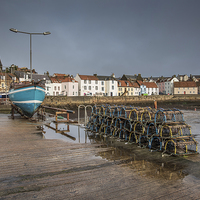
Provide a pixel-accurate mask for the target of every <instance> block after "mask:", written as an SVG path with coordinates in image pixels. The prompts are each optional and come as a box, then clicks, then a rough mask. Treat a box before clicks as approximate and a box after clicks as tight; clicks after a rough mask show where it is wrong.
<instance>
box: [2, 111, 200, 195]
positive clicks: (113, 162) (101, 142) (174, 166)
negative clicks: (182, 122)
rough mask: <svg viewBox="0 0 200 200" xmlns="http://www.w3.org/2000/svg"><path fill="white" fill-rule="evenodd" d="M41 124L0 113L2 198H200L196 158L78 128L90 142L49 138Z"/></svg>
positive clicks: (199, 172)
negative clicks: (152, 150) (157, 149)
mask: <svg viewBox="0 0 200 200" xmlns="http://www.w3.org/2000/svg"><path fill="white" fill-rule="evenodd" d="M194 115H195V119H194V124H195V123H196V125H198V122H197V120H198V119H199V118H198V117H199V116H198V115H199V114H198V112H196V113H195V112H192V113H188V114H187V115H185V118H186V120H187V119H191V116H194ZM44 123H47V122H42V121H39V122H32V121H29V120H27V119H23V118H21V117H20V116H16V117H15V119H14V120H13V119H11V118H10V115H9V114H0V127H1V131H0V137H1V140H0V157H1V163H0V199H199V196H200V170H199V169H200V168H199V166H200V156H199V154H198V155H192V156H185V157H172V156H167V155H166V156H161V153H159V152H151V151H149V150H148V149H146V148H145V149H143V148H139V147H137V146H136V145H127V144H126V143H125V142H120V141H118V140H116V139H115V138H107V137H102V136H101V135H99V136H98V135H93V134H92V133H91V132H87V131H85V130H84V129H83V128H81V127H80V129H81V130H82V131H81V134H86V136H87V137H88V138H89V140H87V141H90V142H73V141H72V142H70V141H64V140H62V139H52V138H51V139H48V138H47V137H46V135H47V134H48V130H49V129H44V130H43V131H41V129H40V127H43V126H44ZM68 125H69V129H71V132H69V133H68V134H69V135H70V134H75V135H76V134H77V133H74V132H75V130H77V129H78V128H77V127H78V126H77V125H72V124H68ZM194 128H196V127H194ZM84 136H85V135H84ZM77 137H78V136H77Z"/></svg>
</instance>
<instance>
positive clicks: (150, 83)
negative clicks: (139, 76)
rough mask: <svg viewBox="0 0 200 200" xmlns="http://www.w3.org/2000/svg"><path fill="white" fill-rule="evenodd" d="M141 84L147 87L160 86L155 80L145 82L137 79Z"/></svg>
mask: <svg viewBox="0 0 200 200" xmlns="http://www.w3.org/2000/svg"><path fill="white" fill-rule="evenodd" d="M137 82H138V84H139V85H145V86H146V87H147V88H158V86H157V85H156V83H154V82H143V81H137Z"/></svg>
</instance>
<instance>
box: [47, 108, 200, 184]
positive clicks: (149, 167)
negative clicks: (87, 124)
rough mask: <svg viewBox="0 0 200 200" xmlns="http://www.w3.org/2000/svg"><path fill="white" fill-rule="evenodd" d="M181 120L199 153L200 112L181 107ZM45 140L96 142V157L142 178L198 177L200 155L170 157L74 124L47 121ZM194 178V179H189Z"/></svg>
mask: <svg viewBox="0 0 200 200" xmlns="http://www.w3.org/2000/svg"><path fill="white" fill-rule="evenodd" d="M183 112H184V119H185V121H186V123H187V124H189V125H191V127H192V135H194V136H195V140H197V141H198V143H199V144H198V152H200V112H197V111H188V110H186V111H185V110H184V111H183ZM43 128H44V130H43V131H44V132H45V133H43V135H44V137H45V138H46V139H61V140H64V141H67V142H71V143H95V144H98V145H96V147H95V148H101V151H99V153H97V154H96V155H95V156H96V157H100V158H102V159H105V160H108V161H111V162H113V164H117V165H121V166H122V167H123V166H124V167H129V168H130V169H131V170H133V172H134V173H137V174H138V175H140V176H142V177H146V178H147V177H149V178H154V179H159V180H172V181H177V180H191V181H193V180H194V178H195V179H196V180H200V155H199V154H198V155H189V156H179V157H173V156H169V155H168V154H162V152H158V151H150V150H149V149H148V148H141V147H138V146H137V145H136V144H127V142H123V141H120V140H119V139H117V138H113V137H105V136H103V135H100V134H93V133H92V132H90V131H85V130H84V128H82V127H80V126H76V125H71V124H70V125H68V124H57V125H56V124H54V123H50V124H48V125H46V126H44V127H43ZM191 177H194V178H191Z"/></svg>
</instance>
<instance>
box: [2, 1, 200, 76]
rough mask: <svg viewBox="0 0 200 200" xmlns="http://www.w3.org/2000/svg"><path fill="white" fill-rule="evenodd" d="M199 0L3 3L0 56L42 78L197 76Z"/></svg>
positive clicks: (8, 63) (4, 62) (4, 60)
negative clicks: (45, 74)
mask: <svg viewBox="0 0 200 200" xmlns="http://www.w3.org/2000/svg"><path fill="white" fill-rule="evenodd" d="M199 4H200V2H199V1H193V0H191V1H184V0H180V1H179V0H173V1H170V0H168V1H164V0H156V1H155V0H145V1H144V0H137V1H134V0H123V1H121V0H96V1H94V0H71V1H69V0H63V1H62V0H58V1H50V0H41V1H39V0H35V1H25V0H23V1H22V0H18V1H14V0H13V1H12V0H7V1H4V0H3V1H2V11H1V12H0V17H1V29H0V33H1V36H0V42H1V46H2V47H1V50H0V59H1V60H2V63H3V64H4V65H7V66H10V65H11V64H12V63H14V64H16V65H19V67H23V66H29V38H28V36H27V35H23V34H14V33H12V32H9V28H11V27H14V28H17V29H18V30H22V31H29V32H43V31H51V33H52V34H51V35H49V36H34V37H33V66H34V68H36V70H37V71H39V72H40V73H43V72H45V71H47V70H48V71H50V73H51V74H52V73H54V72H59V73H66V74H67V73H69V74H73V75H75V74H76V73H80V74H93V73H97V74H104V75H106V74H108V75H109V74H111V73H115V74H116V75H117V76H122V74H137V73H142V75H143V76H151V75H152V76H159V75H164V76H165V75H166V76H167V75H168V76H169V75H173V74H184V73H186V74H190V73H191V74H200V73H199V61H200V55H199V52H200V51H199V50H200V44H199V43H200V42H199V35H200V27H199V22H198V21H199V17H200V13H199Z"/></svg>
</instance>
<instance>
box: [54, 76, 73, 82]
mask: <svg viewBox="0 0 200 200" xmlns="http://www.w3.org/2000/svg"><path fill="white" fill-rule="evenodd" d="M50 79H51V82H52V83H64V82H75V83H77V81H75V79H74V78H72V77H70V76H57V77H54V76H52V77H51V78H50Z"/></svg>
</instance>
